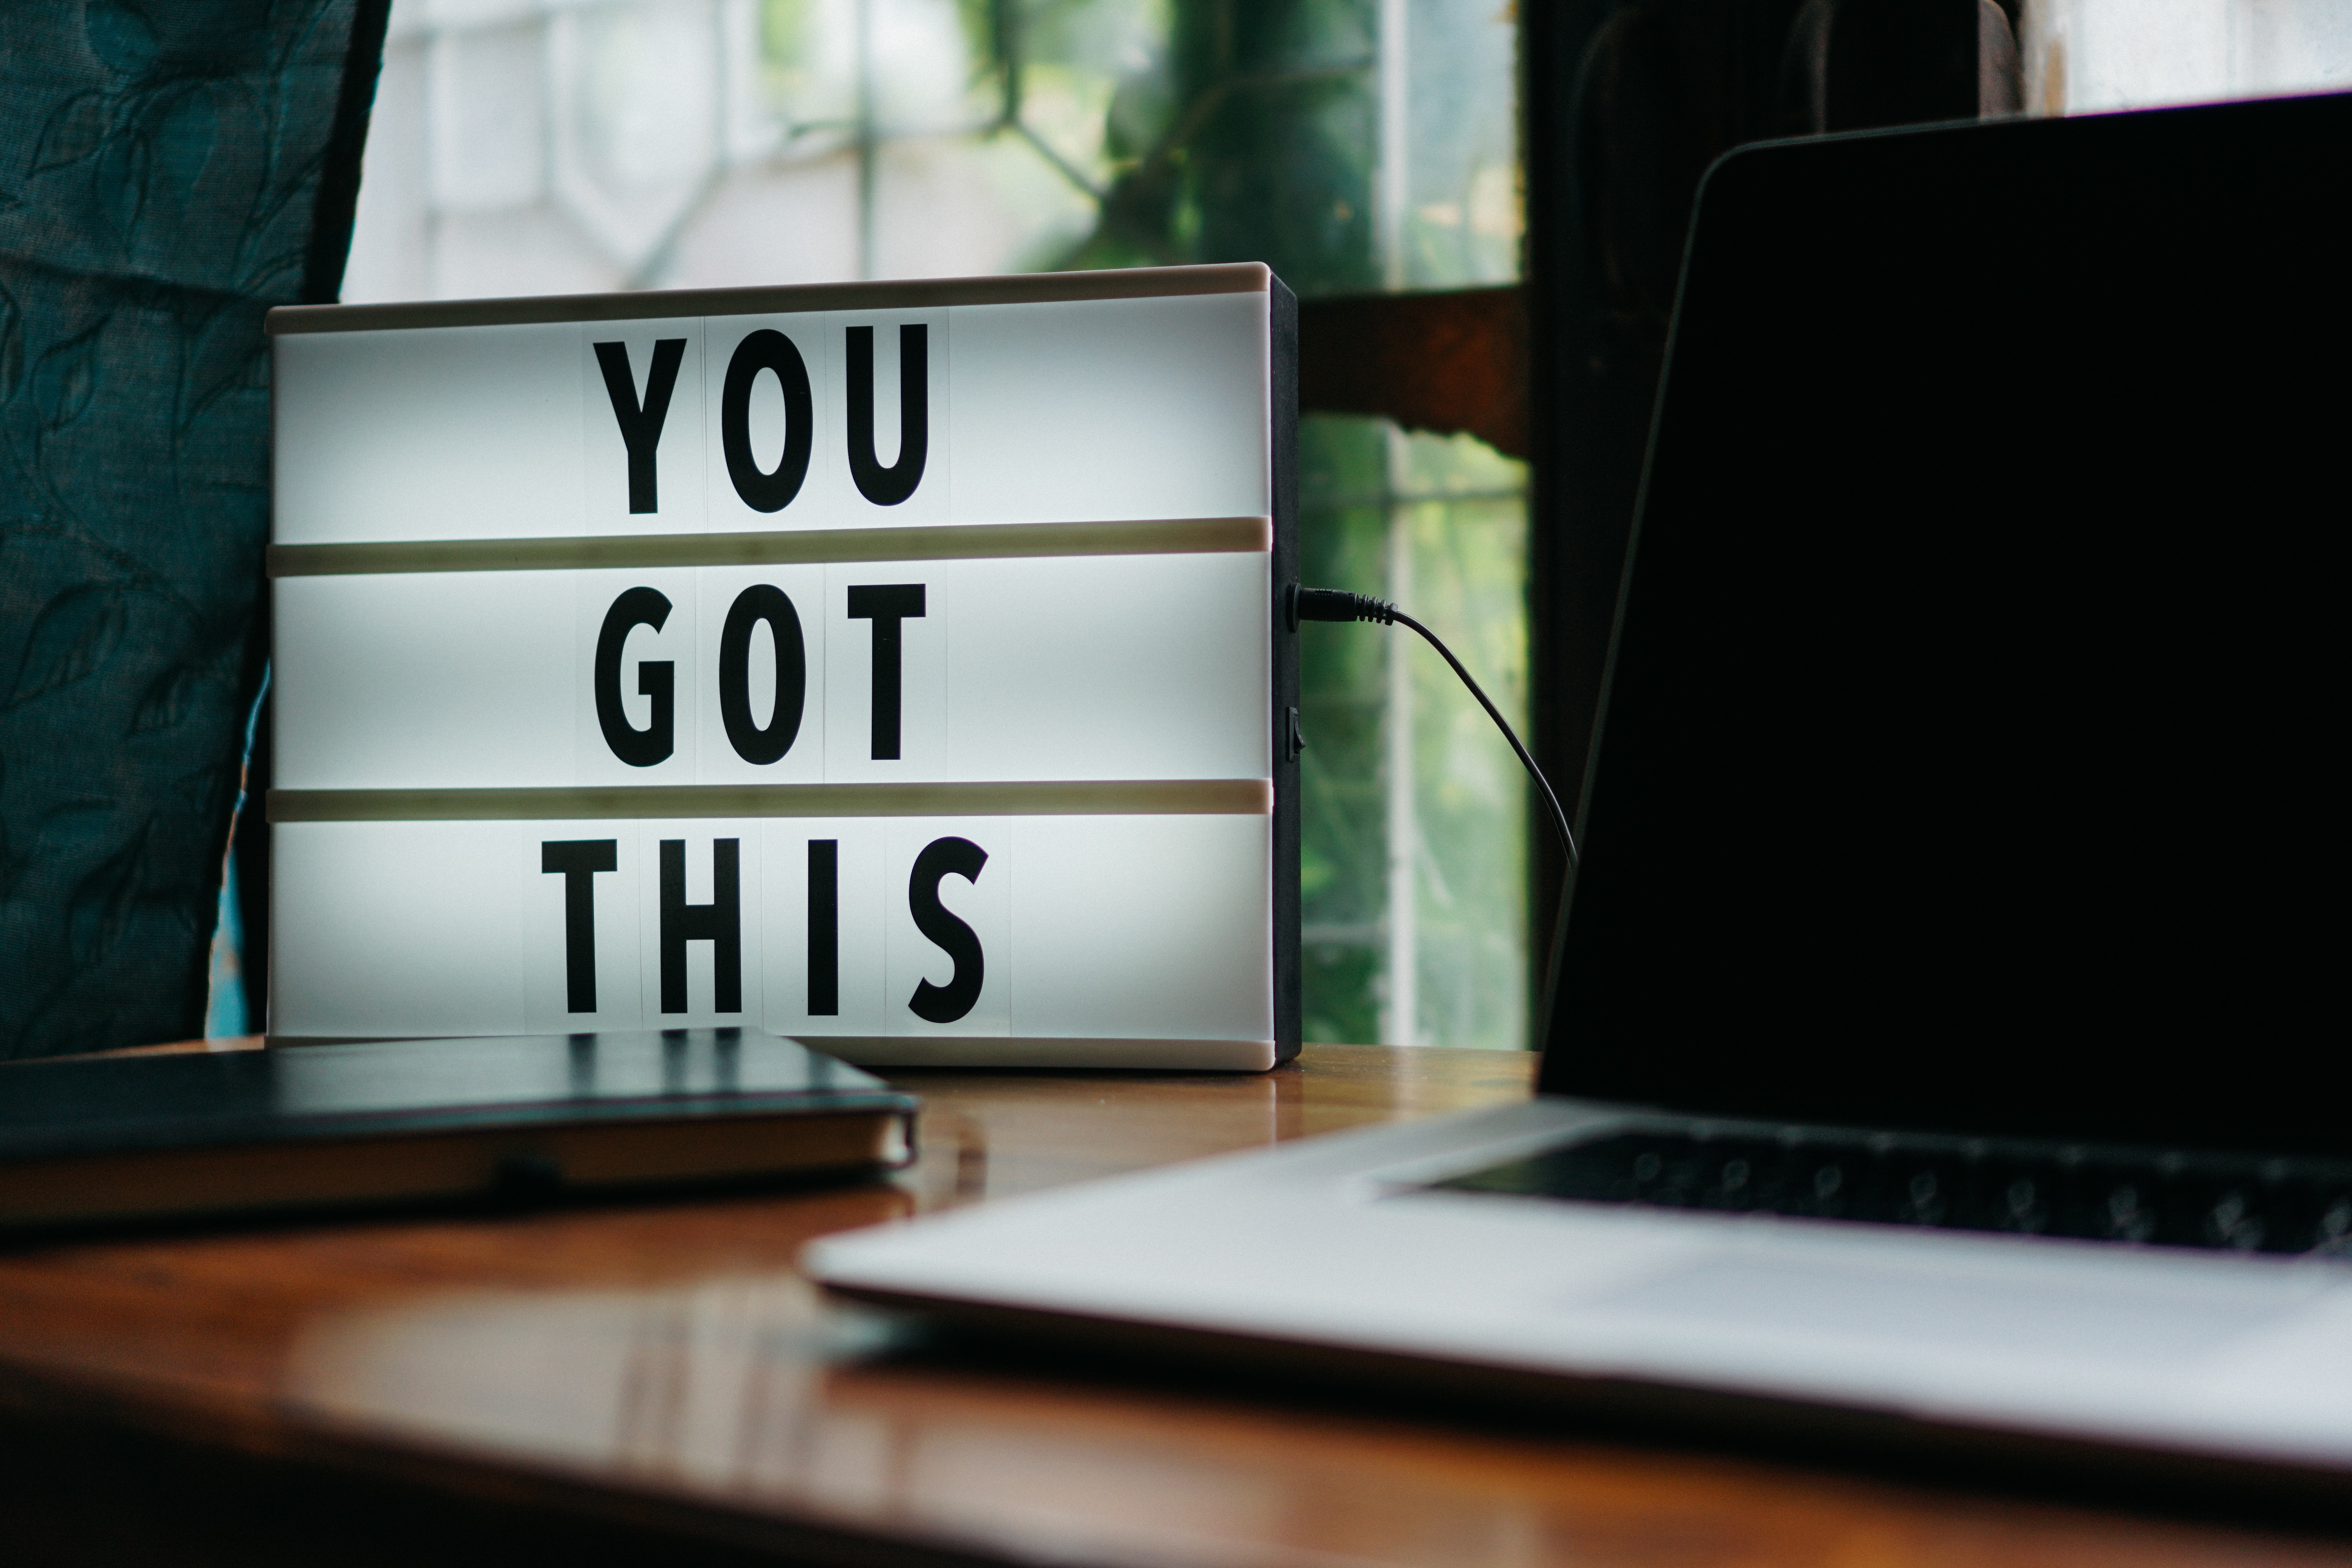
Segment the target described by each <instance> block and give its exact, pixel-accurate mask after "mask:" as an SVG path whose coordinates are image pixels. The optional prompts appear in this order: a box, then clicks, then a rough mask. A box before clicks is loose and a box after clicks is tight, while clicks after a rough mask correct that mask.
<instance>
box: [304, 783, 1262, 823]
mask: <svg viewBox="0 0 2352 1568" xmlns="http://www.w3.org/2000/svg"><path fill="white" fill-rule="evenodd" d="M268 802H269V820H270V821H272V822H545V821H568V820H571V819H573V818H580V819H585V820H596V819H602V818H606V817H614V818H625V817H665V816H1270V815H1272V813H1273V811H1274V785H1273V784H1272V783H1271V782H1269V781H1267V780H1265V779H1119V780H1111V781H1108V782H1104V781H1093V780H1087V781H1075V782H1070V783H1063V784H612V785H586V786H583V787H579V788H572V789H274V790H271V791H270V792H269V797H268Z"/></svg>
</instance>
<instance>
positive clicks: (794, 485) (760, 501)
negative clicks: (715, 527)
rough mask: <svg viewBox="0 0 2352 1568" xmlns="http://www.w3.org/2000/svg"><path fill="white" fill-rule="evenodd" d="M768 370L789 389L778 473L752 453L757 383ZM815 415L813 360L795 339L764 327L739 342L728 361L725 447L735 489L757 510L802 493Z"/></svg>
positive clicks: (722, 404) (722, 419)
mask: <svg viewBox="0 0 2352 1568" xmlns="http://www.w3.org/2000/svg"><path fill="white" fill-rule="evenodd" d="M763 370H770V371H773V372H775V373H776V384H778V385H779V386H781V387H782V388H783V389H784V455H783V457H782V458H780V459H778V461H777V463H776V469H775V472H773V473H762V472H761V469H760V464H759V460H758V459H757V458H754V457H752V455H751V384H752V383H753V382H754V381H756V380H758V379H759V376H760V373H761V371H763ZM814 422H815V405H814V403H813V402H812V401H811V400H810V397H809V378H808V366H807V365H806V364H805V363H803V362H802V360H801V351H800V350H798V349H796V348H794V347H793V340H792V339H790V338H788V337H786V336H784V334H783V333H782V332H779V331H774V330H773V329H772V328H768V327H762V328H761V329H760V330H759V331H756V332H752V333H751V334H749V335H748V336H746V337H745V338H744V340H743V341H742V342H740V343H737V344H736V345H735V353H734V355H733V357H731V358H730V359H729V360H728V362H727V384H726V385H725V386H724V387H723V388H722V389H721V390H720V392H719V450H720V451H722V452H723V453H725V454H726V458H727V477H728V478H729V479H732V480H734V481H735V493H736V494H737V495H739V496H741V497H742V498H743V504H744V505H745V506H748V507H750V508H751V510H753V511H782V510H783V509H784V506H785V504H786V503H787V502H789V501H790V500H792V499H793V497H794V496H796V495H798V494H800V493H801V481H802V480H803V479H807V478H808V466H809V453H810V451H811V450H812V449H813V448H814V444H815V431H814Z"/></svg>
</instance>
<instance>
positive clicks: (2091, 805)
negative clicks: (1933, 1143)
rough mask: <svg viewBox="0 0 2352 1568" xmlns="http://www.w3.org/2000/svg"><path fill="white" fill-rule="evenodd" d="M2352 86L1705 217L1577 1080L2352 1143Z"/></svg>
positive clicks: (1725, 185) (1728, 173) (1633, 604)
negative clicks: (2350, 714) (2351, 1058)
mask: <svg viewBox="0 0 2352 1568" xmlns="http://www.w3.org/2000/svg"><path fill="white" fill-rule="evenodd" d="M2347 177H2352V99H2347V98H2339V99H2333V100H2300V101H2295V102H2284V103H2273V104H2252V105H2232V106H2224V107H2220V108H2210V109H2199V110H2177V111H2166V112H2163V113H2157V114H2139V115H2122V116H2113V117H2107V118H2105V119H2100V120H2086V121H2042V122H2022V121H2021V122H2012V123H2009V124H2002V125H1988V126H1980V127H1960V128H1951V129H1944V130H1933V131H1926V132H1908V133H1897V134H1887V135H1874V136H1866V137H1853V138H1842V139H1832V140H1828V141H1822V142H1811V143H1789V144H1782V145H1777V146H1769V147H1761V148H1756V149H1751V150H1748V151H1747V152H1744V153H1737V154H1734V155H1733V156H1732V157H1731V158H1730V159H1728V160H1727V161H1726V162H1725V163H1722V164H1720V165H1718V167H1717V171H1716V172H1715V174H1713V176H1712V177H1711V179H1710V181H1709V184H1708V185H1707V187H1706V192H1705V194H1704V195H1703V198H1702V203H1701V207H1700V215H1699V217H1698V221H1697V224H1696V228H1695V230H1694V236H1693V241H1692V250H1691V256H1690V259H1689V263H1688V269H1687V271H1686V275H1685V280H1684V285H1683V295H1682V299H1681V302H1680V305H1679V307H1678V312H1677V317H1676V324H1675V342H1674V345H1673V347H1672V349H1671V351H1670V360H1669V366H1668V370H1667V376H1666V383H1665V388H1664V395H1663V397H1662V400H1661V405H1660V413H1659V422H1658V428H1657V432H1656V435H1655V438H1654V450H1653V453H1652V457H1651V461H1650V468H1649V473H1648V478H1647V480H1646V487H1645V496H1644V501H1643V511H1642V515H1641V519H1640V522H1639V526H1638V531H1637V534H1636V539H1635V543H1634V548H1633V568H1632V571H1631V574H1630V575H1629V578H1628V586H1627V589H1626V591H1625V595H1624V599H1623V603H1622V606H1621V610H1620V625H1619V628H1618V633H1617V640H1616V643H1615V647H1614V650H1613V653H1612V676H1611V688H1610V694H1609V698H1608V703H1607V707H1606V710H1605V714H1604V719H1603V726H1602V732H1601V741H1600V744H1599V749H1598V752H1597V753H1596V757H1595V763H1594V766H1593V768H1592V770H1591V783H1590V784H1589V789H1588V795H1587V798H1586V800H1585V802H1584V805H1583V812H1582V826H1583V834H1582V837H1583V841H1584V859H1583V864H1582V868H1581V869H1580V873H1579V875H1578V877H1577V880H1576V884H1575V887H1574V889H1573V894H1572V900H1571V904H1570V915H1569V919H1568V922H1567V926H1566V936H1565V939H1564V945H1563V948H1562V952H1561V955H1560V970H1559V1001H1558V1003H1557V1005H1556V1007H1555V1011H1554V1015H1553V1019H1552V1024H1551V1028H1550V1036H1549V1046H1548V1057H1547V1060H1546V1064H1545V1075H1544V1082H1545V1087H1546V1088H1547V1089H1549V1090H1552V1091H1554V1092H1564V1093H1577V1094H1585V1095H1595V1096H1603V1097H1607V1098H1611V1099H1618V1100H1639V1101H1647V1102H1654V1103H1665V1104H1670V1105H1674V1106H1677V1107H1682V1108H1686V1109H1694V1110H1716V1111H1726V1112H1736V1113H1746V1114H1758V1115H1768V1116H1776V1117H1790V1118H1800V1119H1807V1120H1831V1121H1863V1122H1866V1123H1870V1124H1886V1125H1897V1126H1901V1125H1911V1126H1923V1127H1944V1128H1955V1127H1957V1128H1969V1129H1979V1130H1984V1131H2032V1132H2047V1133H2058V1134H2063V1135H2069V1136H2081V1137H2105V1138H2123V1139H2132V1140H2143V1139H2156V1140H2163V1141H2168V1142H2197V1143H2206V1144H2221V1145H2236V1146H2246V1147H2259V1148H2287V1147H2307V1148H2313V1149H2331V1150H2339V1151H2340V1150H2352V1104H2347V1101H2346V1098H2345V1094H2344V1089H2345V1086H2346V1082H2347V1074H2346V1073H2345V1071H2344V1068H2343V1063H2344V1058H2345V1057H2346V1054H2347V1048H2352V1038H2347V1033H2352V1032H2347V1023H2346V1020H2347V1011H2352V1009H2347V997H2346V994H2345V987H2346V983H2347V977H2352V976H2348V975H2347V970H2352V965H2347V940H2352V918H2347V901H2348V900H2352V886H2347V872H2352V857H2347V854H2346V842H2345V816H2346V814H2347V811H2352V792H2347V787H2346V785H2347V769H2346V765H2345V763H2344V757H2345V754H2346V749H2347V748H2346V743H2345V742H2346V736H2345V730H2346V728H2347V725H2346V703H2345V699H2346V691H2347V686H2346V682H2345V679H2344V671H2345V668H2346V658H2345V656H2346V652H2347V647H2346V645H2347V620H2352V605H2347V593H2352V574H2347V543H2346V534H2347V529H2352V400H2348V399H2347V375H2352V331H2347V294H2352V259H2347V249H2346V247H2345V243H2344V241H2345V238H2346V224H2345V221H2344V217H2343V216H2342V215H2343V213H2344V211H2345V208H2346V205H2347V204H2346V203H2345V202H2344V201H2343V199H2342V195H2341V193H2342V192H2343V191H2344V190H2345V189H2347Z"/></svg>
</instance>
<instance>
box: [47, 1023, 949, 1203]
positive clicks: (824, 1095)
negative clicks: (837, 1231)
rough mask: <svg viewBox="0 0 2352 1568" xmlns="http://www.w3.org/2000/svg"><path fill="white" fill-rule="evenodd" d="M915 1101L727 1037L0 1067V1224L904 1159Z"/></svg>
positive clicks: (677, 1034)
mask: <svg viewBox="0 0 2352 1568" xmlns="http://www.w3.org/2000/svg"><path fill="white" fill-rule="evenodd" d="M915 1104H916V1102H915V1101H914V1100H913V1099H912V1098H911V1097H909V1096H907V1095H903V1094H898V1093H896V1092H894V1091H892V1090H891V1089H888V1088H887V1086H886V1085H884V1084H883V1083H882V1082H881V1081H880V1080H879V1079H875V1078H873V1077H871V1076H869V1075H867V1074H866V1073H863V1072H860V1071H858V1070H857V1069H856V1068H852V1067H849V1066H846V1065H845V1064H844V1063H842V1062H839V1061H836V1060H835V1059H834V1058H830V1057H826V1056H823V1055H821V1054H819V1053H817V1052H815V1051H812V1050H810V1049H808V1048H807V1047H803V1046H802V1045H800V1044H798V1043H797V1042H795V1041H793V1040H788V1039H781V1038H778V1037H773V1036H769V1035H760V1034H746V1033H740V1032H739V1031H735V1030H729V1029H721V1030H710V1029H698V1030H675V1031H667V1032H663V1033H646V1034H619V1035H614V1034H605V1035H535V1036H507V1037H494V1038H474V1039H438V1040H395V1041H383V1042H373V1043H369V1044H362V1045H337V1046H300V1047H278V1048H273V1049H269V1050H255V1051H233V1052H219V1053H210V1052H207V1053H201V1054H189V1055H178V1056H152V1057H125V1058H110V1059H83V1060H78V1061H58V1062H27V1063H23V1064H19V1065H15V1066H8V1067H0V1226H8V1227H22V1226H44V1225H60V1224H79V1223H89V1222H99V1221H108V1220H124V1219H140V1218H160V1217H166V1216H172V1215H196V1214H206V1213H217V1212H234V1211H262V1210H275V1209H293V1208H317V1207H331V1206H338V1205H372V1204H385V1203H395V1202H402V1201H414V1200H450V1199H462V1198H465V1197H467V1196H472V1195H490V1194H499V1193H501V1192H506V1193H521V1194H542V1193H552V1192H556V1191H561V1190H564V1189H573V1188H577V1189H595V1188H628V1187H644V1186H653V1185H660V1184H675V1183H694V1182H712V1181H724V1180H728V1179H736V1178H743V1179H748V1178H757V1177H772V1176H784V1175H794V1174H815V1173H853V1172H861V1171H866V1172H871V1171H877V1170H881V1169H884V1168H887V1167H888V1166H891V1165H895V1164H903V1163H906V1161H907V1160H908V1158H909V1157H910V1155H911V1152H912V1127H913V1118H914V1111H915Z"/></svg>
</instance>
